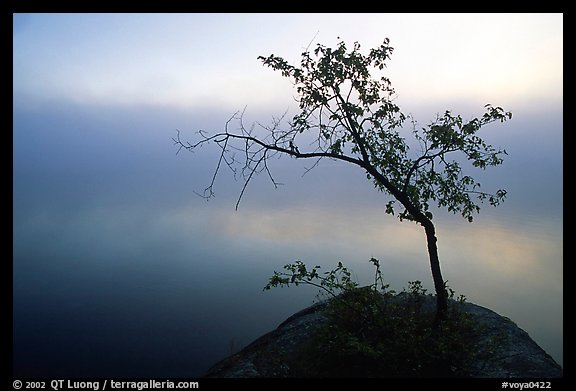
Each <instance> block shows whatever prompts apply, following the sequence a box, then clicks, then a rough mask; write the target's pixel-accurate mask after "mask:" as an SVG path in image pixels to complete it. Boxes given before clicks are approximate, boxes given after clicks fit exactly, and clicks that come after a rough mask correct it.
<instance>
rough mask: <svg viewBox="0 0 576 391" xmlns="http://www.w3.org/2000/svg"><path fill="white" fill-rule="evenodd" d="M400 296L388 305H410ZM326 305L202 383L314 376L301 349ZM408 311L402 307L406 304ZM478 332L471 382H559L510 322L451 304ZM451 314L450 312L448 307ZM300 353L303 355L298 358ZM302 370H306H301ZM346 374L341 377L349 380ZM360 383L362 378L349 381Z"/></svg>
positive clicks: (323, 320) (549, 363)
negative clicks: (469, 320)
mask: <svg viewBox="0 0 576 391" xmlns="http://www.w3.org/2000/svg"><path fill="white" fill-rule="evenodd" d="M411 297H413V296H412V295H410V294H407V293H403V294H400V295H397V296H395V297H394V298H393V299H394V300H396V301H398V302H403V301H404V302H405V301H406V300H411ZM419 298H420V300H423V302H421V303H420V304H421V305H422V307H421V308H423V309H424V310H426V311H430V312H431V311H434V308H435V297H433V296H431V295H427V296H419ZM327 305H328V301H325V302H321V303H316V304H314V305H312V306H310V307H308V308H306V309H304V310H302V311H299V312H297V313H296V314H294V315H292V316H290V317H289V318H288V319H286V320H285V321H284V322H282V323H281V324H280V325H279V326H278V328H276V329H275V330H273V331H271V332H269V333H268V334H265V335H264V336H262V337H260V338H258V339H256V340H255V341H254V342H252V343H251V344H250V345H248V346H247V347H245V348H244V349H242V350H241V351H240V352H238V353H236V354H234V355H232V356H230V357H228V358H226V359H224V360H222V361H220V362H219V363H217V364H216V365H214V366H213V367H212V368H210V369H209V370H208V372H207V373H206V374H205V377H212V378H214V377H216V378H261V377H267V378H271V377H274V378H276V377H310V376H313V377H314V374H313V373H312V374H311V372H310V368H313V367H314V363H313V362H310V361H311V360H312V359H311V358H309V357H306V353H305V352H306V350H305V347H306V346H307V344H309V343H310V341H311V340H312V339H313V338H314V336H315V334H316V333H317V332H318V331H319V330H321V328H322V327H323V326H326V325H327V324H328V323H329V322H330V320H329V317H328V316H327V315H326V313H325V312H324V309H325V308H326V306H327ZM406 305H408V304H406ZM454 305H460V306H462V307H459V308H461V309H462V310H463V311H464V312H466V313H468V314H470V315H471V317H472V319H473V320H474V322H476V323H477V324H478V325H479V326H481V328H480V329H481V330H482V332H481V333H480V334H479V335H476V336H475V337H474V338H473V340H472V341H470V342H471V343H473V344H474V345H473V346H474V347H475V349H476V353H477V354H476V355H475V358H474V361H473V362H472V363H471V364H470V366H469V370H468V373H469V375H468V376H470V377H475V378H559V377H562V375H563V374H562V368H561V367H560V366H559V365H558V364H557V363H556V362H555V361H554V359H553V358H552V357H550V356H549V355H548V354H547V353H546V352H545V351H544V350H543V349H542V348H541V347H540V346H538V344H536V342H534V341H533V340H532V339H531V338H530V336H529V335H528V333H526V332H525V331H524V330H522V329H520V328H519V327H518V326H517V325H516V324H515V323H514V322H512V321H511V320H510V319H508V318H506V317H503V316H500V315H498V314H497V313H495V312H494V311H491V310H489V309H487V308H484V307H481V306H479V305H476V304H472V303H456V302H455V301H453V300H451V301H450V306H454ZM451 308H452V307H451ZM303 352H304V353H303ZM303 368H306V369H305V370H303ZM349 375H350V373H348V374H347V376H349ZM353 376H355V377H363V376H364V375H363V374H362V373H360V372H359V373H358V374H357V375H354V374H353Z"/></svg>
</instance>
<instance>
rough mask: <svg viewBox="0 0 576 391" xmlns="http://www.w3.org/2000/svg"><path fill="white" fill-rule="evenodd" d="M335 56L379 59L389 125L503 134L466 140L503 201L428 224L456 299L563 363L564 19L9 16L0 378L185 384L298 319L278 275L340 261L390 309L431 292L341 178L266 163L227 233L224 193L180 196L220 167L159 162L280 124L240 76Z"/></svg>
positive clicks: (223, 184) (380, 207)
mask: <svg viewBox="0 0 576 391" xmlns="http://www.w3.org/2000/svg"><path fill="white" fill-rule="evenodd" d="M338 37H340V38H341V39H343V40H344V41H345V42H347V43H348V46H349V47H351V46H352V43H353V42H354V41H358V42H359V43H360V44H361V45H362V48H364V49H365V50H369V49H370V48H372V47H376V46H377V45H379V44H380V43H381V42H382V40H383V39H384V38H385V37H388V38H390V44H391V46H393V47H394V53H393V55H392V58H391V60H390V62H389V63H388V67H387V68H386V72H387V75H388V77H389V78H390V80H391V82H392V85H393V87H394V88H395V90H396V93H397V96H396V103H397V104H398V105H399V106H400V107H401V108H402V110H403V111H404V112H405V113H411V114H413V115H414V116H415V118H416V119H417V120H418V121H419V122H420V123H421V124H426V123H428V122H429V121H431V120H433V119H434V116H435V115H436V113H443V112H444V111H445V110H452V111H453V112H454V113H459V114H462V115H463V117H464V118H465V119H466V118H471V117H472V116H479V115H482V113H483V111H482V110H483V107H484V105H485V104H486V103H492V104H493V105H497V106H502V107H503V108H504V109H506V110H510V111H512V112H513V118H512V120H511V121H509V122H507V123H505V124H494V125H490V126H488V127H486V129H484V130H483V131H482V133H481V135H482V136H484V137H485V139H486V140H487V141H489V142H490V143H492V144H494V145H495V146H497V147H503V148H505V149H506V150H507V151H508V153H509V156H507V157H506V160H505V163H504V164H503V165H502V166H500V167H497V168H495V169H492V170H489V171H486V172H478V173H473V174H474V175H473V176H475V177H477V178H478V179H480V180H481V182H482V184H483V189H486V190H495V189H498V188H505V189H507V190H508V197H507V200H506V202H505V203H504V204H503V205H502V206H500V207H498V208H492V207H490V206H488V205H486V206H484V207H483V209H482V211H481V214H480V215H479V216H477V217H476V219H475V222H474V223H473V224H469V223H467V222H466V221H465V220H463V219H461V218H459V217H458V216H453V215H450V214H447V213H440V212H438V213H434V216H435V219H434V220H435V222H436V225H437V230H438V237H439V243H438V245H439V251H440V259H441V263H442V267H443V273H444V277H445V278H446V279H447V280H449V285H450V286H452V287H453V288H455V289H456V291H457V293H462V294H465V295H466V296H467V297H468V299H469V300H470V301H472V302H474V303H477V304H479V305H483V306H486V307H488V308H491V309H493V310H495V311H497V312H498V313H500V314H502V315H505V316H508V317H510V318H511V319H512V320H514V321H515V322H516V323H518V325H519V326H520V327H522V328H524V329H525V330H526V331H528V333H529V334H530V335H531V336H532V337H533V338H534V339H535V340H536V341H537V342H538V343H539V344H540V345H541V346H542V347H543V348H544V349H545V350H547V351H548V352H549V353H550V354H552V355H553V356H554V358H555V359H556V360H557V361H559V362H562V354H563V353H562V351H563V350H562V344H563V328H562V320H563V312H562V307H563V299H562V297H563V264H562V260H563V250H562V244H563V231H562V223H563V197H562V187H563V182H562V159H563V150H562V145H563V106H562V105H563V50H562V48H563V16H562V15H561V14H432V15H428V14H285V15H284V14H15V15H14V30H13V44H14V49H13V67H14V70H13V122H14V125H13V170H14V171H13V196H14V202H13V238H14V241H13V252H14V259H13V265H14V328H15V330H14V338H15V368H16V369H15V370H16V372H15V373H22V374H43V375H54V376H55V375H57V374H58V373H64V374H66V373H75V374H79V375H85V374H87V375H94V374H103V373H105V374H110V375H112V374H116V375H126V376H141V375H145V374H149V373H151V372H150V371H153V370H156V371H160V372H158V373H161V374H163V375H164V374H166V376H170V375H175V376H185V375H186V374H189V375H190V376H196V375H199V374H201V373H202V371H204V370H206V369H207V368H208V366H210V365H211V364H213V363H214V362H215V361H216V360H218V359H220V358H222V357H224V356H225V355H226V354H229V353H230V350H231V349H232V348H231V345H234V346H236V345H240V346H242V345H246V344H247V343H249V342H251V340H253V339H254V338H256V337H258V336H259V335H261V334H263V333H265V332H267V331H269V330H271V329H273V328H274V327H276V326H277V325H278V324H279V323H280V322H281V321H283V320H284V319H285V318H286V317H287V316H289V315H291V314H292V313H293V312H295V311H297V310H299V309H302V308H304V307H305V306H307V305H309V304H310V303H311V300H312V299H313V298H314V292H313V291H307V290H306V289H299V288H298V289H292V288H290V289H288V290H285V289H284V290H278V291H272V292H262V289H261V288H262V287H263V286H264V285H265V283H266V279H267V278H268V277H269V276H270V275H271V274H272V271H273V270H279V269H280V268H281V267H282V265H284V264H286V263H288V262H290V261H293V260H294V259H301V260H303V261H305V262H307V263H309V264H312V263H314V264H321V265H323V267H326V268H327V267H329V266H330V265H334V264H335V263H336V262H337V261H338V260H342V261H344V262H345V263H347V264H348V265H350V268H351V269H353V270H354V271H355V273H356V276H357V277H358V279H359V280H361V282H363V283H369V282H370V278H371V272H372V271H371V270H370V266H369V264H368V262H367V261H368V259H369V258H370V257H372V256H374V257H376V258H379V259H381V261H382V263H383V272H384V275H385V278H386V279H388V280H389V281H391V282H392V284H393V286H394V288H396V289H401V287H402V286H403V285H405V284H406V282H407V281H410V280H415V279H420V280H422V281H423V282H424V285H425V286H427V287H429V289H431V287H432V283H431V277H430V272H429V266H428V260H427V255H426V251H425V241H424V240H425V239H424V236H423V232H422V230H421V228H419V227H418V226H416V225H414V224H410V223H407V222H404V223H400V222H398V221H397V220H396V219H394V218H393V217H391V216H388V215H386V214H385V213H384V209H385V204H386V201H387V198H386V197H385V196H384V194H381V193H378V192H377V191H375V190H374V188H373V186H372V184H371V183H369V182H368V181H366V179H365V174H364V173H363V172H361V171H360V170H359V169H358V168H356V167H347V166H346V165H343V164H340V163H335V162H330V161H325V162H322V163H321V164H320V165H319V166H318V167H317V168H315V169H314V170H312V171H311V172H310V173H308V174H307V175H305V176H302V174H303V172H304V170H305V167H309V166H310V165H311V164H312V163H310V162H302V161H296V160H295V159H290V158H283V159H280V160H277V161H274V162H272V164H273V165H272V168H273V170H274V173H275V176H276V179H277V180H278V181H280V182H282V183H284V184H285V185H284V186H281V187H280V188H279V189H274V188H273V186H272V185H271V184H270V183H269V181H267V179H266V178H265V177H264V176H262V177H259V178H257V179H256V180H255V181H254V182H253V183H252V184H251V186H250V187H249V188H248V190H247V192H246V194H245V196H244V199H243V201H242V204H241V206H240V209H239V210H238V211H235V210H234V205H235V202H236V198H237V197H238V194H239V192H240V190H241V183H240V182H237V181H235V180H234V178H233V177H232V175H230V174H228V173H226V172H223V175H222V176H221V177H219V178H218V181H217V182H216V188H215V191H216V197H215V198H214V199H212V200H210V201H209V202H206V201H205V200H203V199H201V198H200V197H198V196H196V195H195V194H194V192H202V190H203V189H204V188H205V187H206V186H207V185H208V184H209V181H210V179H211V175H212V172H213V171H212V170H213V169H214V167H215V164H216V159H217V152H218V151H217V150H216V149H211V148H204V149H202V150H200V151H198V152H196V153H194V154H189V153H184V152H182V153H180V154H179V155H176V154H175V152H176V148H175V147H174V146H173V145H172V140H171V138H172V137H174V136H175V134H176V129H179V130H180V131H181V134H182V137H183V138H187V137H189V138H192V137H193V136H194V132H195V131H197V130H199V129H204V130H206V131H219V130H221V129H222V128H223V126H224V123H225V122H226V120H227V119H228V118H230V117H231V116H232V114H234V112H236V111H238V110H242V109H244V107H246V120H247V121H248V122H249V121H256V120H258V121H261V122H267V121H269V120H270V119H271V118H272V116H279V115H281V114H282V113H283V112H285V111H286V110H289V111H290V112H293V111H294V110H295V108H296V107H297V103H296V102H295V100H294V97H295V91H294V90H293V88H292V85H291V84H290V82H289V81H287V80H285V79H283V78H282V77H281V75H280V74H279V73H276V72H273V71H272V70H270V69H269V68H266V67H263V66H262V64H261V63H260V62H259V61H258V60H257V57H258V56H259V55H269V54H272V53H274V54H275V55H278V56H282V57H284V58H285V59H286V60H288V61H289V62H291V63H297V62H299V59H300V53H301V52H302V51H304V50H305V48H306V47H308V46H309V45H310V44H311V43H312V44H311V47H313V46H314V45H315V44H316V43H323V44H326V45H335V44H336V43H337V42H338ZM232 341H234V342H232ZM56 345H57V346H60V347H61V349H60V352H61V353H60V354H59V355H58V356H57V357H52V358H51V360H49V361H50V363H47V362H48V360H47V357H50V354H51V352H53V351H54V349H53V348H54V346H56ZM33 347H34V348H33ZM32 350H33V351H34V353H31V352H32ZM112 352H114V354H112ZM158 352H161V353H160V354H165V359H164V361H162V362H163V363H164V364H163V365H166V368H163V369H160V367H159V364H158V362H157V361H154V360H160V358H158V357H157V356H158ZM104 357H105V358H106V360H103V359H102V358H104ZM96 358H98V360H99V366H95V365H93V364H94V360H96ZM66 369H67V370H68V372H67V371H66ZM18 371H20V372H18ZM90 371H93V372H90Z"/></svg>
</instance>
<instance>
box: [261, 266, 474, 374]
mask: <svg viewBox="0 0 576 391" xmlns="http://www.w3.org/2000/svg"><path fill="white" fill-rule="evenodd" d="M370 262H372V264H373V265H374V266H375V268H376V272H375V279H374V283H373V284H372V285H369V286H366V287H359V286H358V284H357V283H355V282H353V281H352V280H351V278H350V272H349V271H348V269H346V268H345V267H344V266H343V264H342V263H341V262H339V263H338V266H337V267H336V268H335V269H334V270H332V271H328V272H325V273H323V274H320V273H319V272H318V271H319V269H320V267H319V266H316V267H314V268H313V269H312V270H307V268H306V266H305V265H304V264H303V263H302V262H300V261H297V262H296V263H295V264H291V265H286V266H285V268H284V269H285V270H286V271H287V272H282V273H277V272H275V273H274V276H272V278H271V279H270V282H269V284H268V285H267V286H266V287H265V289H270V288H271V287H275V286H289V285H290V284H294V285H298V284H301V283H304V284H310V285H314V286H317V287H319V288H320V289H321V291H322V292H323V293H324V294H325V295H329V296H330V298H331V299H330V300H329V301H328V305H327V306H326V308H325V310H324V311H325V315H326V316H327V317H328V318H329V320H330V321H329V322H327V323H326V325H325V326H323V327H321V328H320V330H319V331H318V333H317V334H316V335H315V336H314V338H313V339H312V341H311V342H310V343H309V344H308V345H307V346H306V347H304V348H303V349H302V352H301V356H302V359H301V360H297V361H298V362H300V365H299V366H298V367H297V368H294V369H293V371H295V372H296V373H294V375H297V376H313V377H463V376H467V374H468V368H469V364H470V363H471V361H472V360H473V358H474V355H475V349H474V346H473V343H472V340H473V336H474V335H475V334H476V333H477V332H478V331H479V330H478V327H477V326H476V324H475V323H474V322H473V320H472V319H471V317H470V315H468V314H467V313H465V312H464V311H463V309H462V303H464V302H465V297H464V296H460V297H459V299H458V300H454V299H453V298H454V291H453V290H451V289H449V292H450V298H451V299H452V300H451V306H450V311H449V313H448V316H447V318H446V319H444V320H443V321H442V322H440V323H438V324H436V323H435V322H434V315H435V312H434V309H435V305H434V304H435V298H434V296H432V295H430V294H427V291H426V289H424V288H423V287H422V283H421V282H420V281H411V282H409V283H408V289H407V290H406V289H405V290H403V291H402V292H401V293H398V294H397V293H396V292H394V291H392V290H390V289H389V285H387V284H384V280H383V278H382V273H381V271H380V263H379V261H378V260H377V259H375V258H372V259H371V260H370Z"/></svg>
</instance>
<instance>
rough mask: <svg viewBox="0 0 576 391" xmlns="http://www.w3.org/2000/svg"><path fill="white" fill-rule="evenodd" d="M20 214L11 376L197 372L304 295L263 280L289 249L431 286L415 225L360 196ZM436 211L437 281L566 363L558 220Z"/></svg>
mask: <svg viewBox="0 0 576 391" xmlns="http://www.w3.org/2000/svg"><path fill="white" fill-rule="evenodd" d="M195 205H198V204H197V203H196V204H195ZM368 212H369V211H368ZM20 217H21V218H19V219H18V221H17V222H16V221H15V223H14V329H15V332H14V338H15V375H16V376H26V375H41V376H56V375H61V376H64V375H66V376H106V375H107V376H112V375H113V376H143V377H150V376H152V375H155V376H197V375H199V374H201V373H202V372H203V371H205V370H206V369H207V368H208V367H209V366H210V365H211V364H213V363H214V362H215V361H217V360H218V359H220V358H222V357H224V356H226V355H228V354H230V349H231V348H230V346H235V349H238V347H241V346H245V345H246V344H248V343H249V342H251V341H252V340H253V339H254V338H256V337H258V336H259V335H261V334H263V333H265V332H267V331H269V330H271V329H272V328H274V327H276V326H277V325H278V324H279V323H280V322H281V321H282V320H284V319H285V318H286V317H288V316H289V315H291V314H292V313H294V312H295V311H297V310H299V309H301V308H303V307H305V306H307V305H309V304H310V303H311V302H312V300H314V295H315V293H316V292H315V291H314V290H312V289H308V288H303V287H298V288H289V289H278V290H273V291H269V292H262V287H263V285H264V284H265V282H266V280H267V278H268V277H269V276H270V275H271V273H272V271H273V270H279V269H280V268H281V267H282V265H284V264H285V263H288V262H291V261H293V260H294V259H301V260H303V261H304V262H306V263H309V264H318V265H322V267H323V268H324V269H327V268H330V267H332V266H333V265H335V264H336V262H337V261H338V260H342V261H343V262H344V263H345V264H347V265H348V266H349V268H350V269H352V270H353V271H354V274H355V277H356V278H357V279H358V280H359V282H360V283H362V284H367V283H369V282H370V281H371V279H372V277H373V276H372V272H373V270H372V269H371V266H370V264H369V263H368V259H369V258H370V257H372V256H374V257H377V258H379V259H380V260H381V262H382V264H383V272H384V275H385V278H386V279H387V280H388V282H390V283H391V284H392V288H394V289H397V290H399V289H401V288H402V287H403V286H406V282H407V281H411V280H415V279H420V280H422V281H423V282H424V285H425V286H426V287H428V289H429V290H430V291H432V284H431V281H430V280H431V278H430V272H429V268H428V261H427V254H426V248H425V241H424V240H425V238H424V234H423V232H422V230H421V229H420V228H419V227H418V226H417V225H415V224H412V223H409V222H404V223H400V222H398V221H397V220H395V219H394V218H393V217H390V216H387V215H385V214H384V213H367V211H365V210H364V211H363V210H362V209H360V208H358V209H348V210H339V211H338V213H334V211H333V210H330V209H323V208H321V207H309V206H300V207H293V208H290V209H287V210H282V209H278V210H274V209H269V210H266V209H264V208H262V207H259V208H252V207H247V208H245V209H242V210H240V211H239V212H237V213H230V212H229V211H228V210H226V209H218V208H212V207H204V206H203V205H202V207H197V206H196V207H187V208H166V209H164V210H162V211H161V213H159V214H153V215H151V214H150V213H149V212H147V211H145V210H142V209H138V208H132V209H131V208H129V207H123V208H118V209H114V208H109V209H106V208H96V209H92V210H85V211H83V212H78V213H76V214H74V213H72V214H68V215H66V214H63V213H58V212H55V213H54V214H50V213H48V212H44V213H43V214H33V213H31V214H30V215H28V216H27V218H23V216H20ZM436 221H437V229H438V236H439V250H440V256H441V262H442V267H443V272H444V276H445V278H446V279H447V280H448V284H449V285H450V286H451V287H452V288H454V289H455V290H456V292H457V294H460V293H462V294H464V295H466V296H467V297H468V300H469V301H472V302H474V303H476V304H479V305H482V306H485V307H488V308H491V309H493V310H495V311H496V312H498V313H500V314H501V315H504V316H507V317H509V318H511V319H512V320H514V321H515V322H516V323H517V324H518V325H519V326H520V327H522V328H523V329H525V330H526V331H527V332H528V333H529V334H530V335H531V336H532V337H533V338H534V339H535V340H536V341H537V342H538V343H539V344H540V345H541V346H542V347H543V348H544V349H545V350H546V351H547V352H548V353H550V354H551V355H552V356H553V357H554V358H555V359H556V360H557V361H558V362H559V363H562V361H563V358H562V355H563V350H562V342H563V330H562V319H563V314H562V305H563V303H562V291H563V286H562V256H563V253H562V230H561V221H559V220H554V219H547V220H543V219H540V218H539V219H536V220H530V218H529V217H526V219H525V220H521V221H519V222H518V220H515V219H511V218H510V216H508V217H507V216H506V214H491V213H488V214H486V215H485V216H484V217H482V216H481V217H479V218H478V219H477V221H476V222H475V223H473V224H469V223H467V222H465V221H464V220H458V219H456V218H453V217H451V216H442V215H440V216H439V217H438V218H437V219H436Z"/></svg>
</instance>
